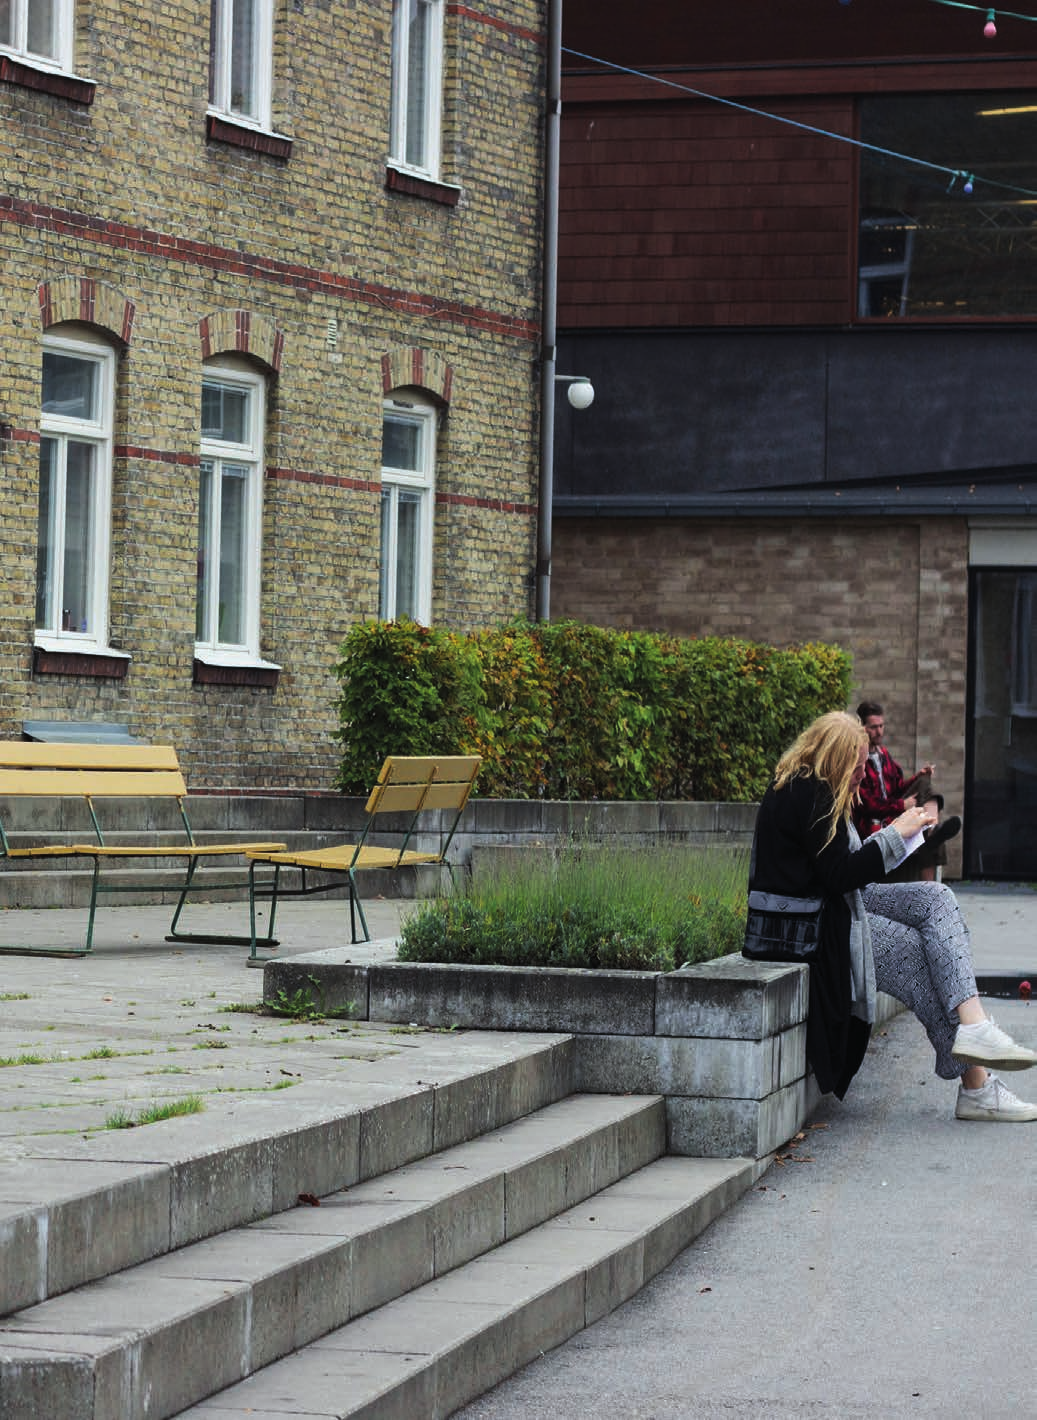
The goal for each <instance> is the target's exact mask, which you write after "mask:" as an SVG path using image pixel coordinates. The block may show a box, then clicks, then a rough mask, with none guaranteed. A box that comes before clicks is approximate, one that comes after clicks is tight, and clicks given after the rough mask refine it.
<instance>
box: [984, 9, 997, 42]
mask: <svg viewBox="0 0 1037 1420" xmlns="http://www.w3.org/2000/svg"><path fill="white" fill-rule="evenodd" d="M983 34H984V37H985V38H986V39H997V15H996V14H995V13H994V11H993V10H988V11H987V22H986V24H985V25H984V26H983Z"/></svg>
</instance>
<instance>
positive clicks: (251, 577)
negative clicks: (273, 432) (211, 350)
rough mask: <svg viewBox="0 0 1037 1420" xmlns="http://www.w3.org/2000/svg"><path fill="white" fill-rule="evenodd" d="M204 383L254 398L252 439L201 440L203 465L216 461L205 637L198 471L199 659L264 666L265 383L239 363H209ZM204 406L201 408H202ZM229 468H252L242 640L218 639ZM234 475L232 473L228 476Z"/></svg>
mask: <svg viewBox="0 0 1037 1420" xmlns="http://www.w3.org/2000/svg"><path fill="white" fill-rule="evenodd" d="M202 382H203V384H218V385H223V386H228V387H232V388H236V389H239V390H244V391H245V392H246V393H247V394H248V395H249V409H248V428H247V437H246V440H245V441H244V442H243V443H234V442H230V441H226V440H222V439H213V438H209V437H206V436H205V435H204V434H203V435H202V438H201V445H200V452H201V463H206V462H211V463H212V465H213V469H212V477H211V478H210V480H209V484H210V486H209V507H208V510H207V511H208V527H207V533H208V546H207V547H206V548H205V549H204V554H205V559H206V561H205V564H204V565H205V566H206V567H207V568H208V569H209V571H210V575H209V578H208V580H207V582H206V591H207V593H208V598H209V604H208V605H207V606H205V607H204V608H202V611H201V622H202V628H201V632H202V634H201V635H198V620H199V608H198V599H199V598H200V597H201V596H202V566H203V562H202V555H203V549H202V547H201V545H200V542H201V525H200V524H201V516H202V508H201V498H202V482H203V480H202V475H201V469H199V478H198V488H199V527H198V531H197V535H196V536H197V540H198V543H199V546H198V578H197V581H196V583H195V632H196V639H195V656H196V658H197V659H198V660H200V661H205V662H207V663H209V664H212V665H241V664H247V665H250V666H254V665H265V664H267V663H266V662H264V661H261V660H260V657H259V613H260V583H261V572H262V553H263V548H262V534H263V431H264V426H265V422H266V381H265V379H264V378H263V377H262V376H261V375H259V374H257V373H256V372H255V371H254V370H251V369H249V368H247V367H246V366H245V365H244V362H242V364H240V365H239V364H237V363H236V362H230V361H228V362H223V363H219V364H217V363H213V364H206V365H205V367H204V370H203V374H202ZM199 408H200V406H199ZM224 465H232V466H240V465H245V466H246V468H247V474H246V480H245V512H244V516H243V519H242V523H243V542H244V548H243V553H242V567H241V575H242V582H241V589H240V590H241V601H242V619H243V623H244V625H243V632H244V635H243V639H242V640H241V641H221V640H220V636H219V600H218V598H219V578H220V572H221V567H220V557H219V550H220V538H221V526H220V513H221V497H220V494H221V491H222V485H223V478H224V474H223V468H224ZM228 476H230V475H228Z"/></svg>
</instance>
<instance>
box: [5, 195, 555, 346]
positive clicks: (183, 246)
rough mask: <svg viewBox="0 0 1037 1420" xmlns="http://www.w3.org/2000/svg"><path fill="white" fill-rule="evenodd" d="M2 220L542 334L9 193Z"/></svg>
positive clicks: (523, 336) (481, 325) (438, 302)
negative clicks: (27, 199)
mask: <svg viewBox="0 0 1037 1420" xmlns="http://www.w3.org/2000/svg"><path fill="white" fill-rule="evenodd" d="M0 216H2V217H4V218H6V219H7V220H9V221H12V222H15V223H17V224H18V225H19V226H22V227H33V228H36V229H37V230H39V231H49V232H56V233H58V234H59V235H61V236H67V237H72V238H76V239H79V240H83V241H91V242H96V243H98V244H99V245H100V246H108V247H116V248H119V249H122V250H125V251H131V252H133V253H135V254H136V255H143V256H155V257H161V258H163V259H165V260H167V261H179V262H182V263H183V264H184V265H185V266H198V267H203V268H205V269H208V270H211V271H228V272H233V273H234V274H235V275H238V276H245V277H249V278H250V279H252V280H256V281H269V282H270V283H271V284H272V285H277V286H287V287H290V288H292V289H294V290H298V291H309V292H311V293H316V294H319V295H322V296H332V297H335V298H336V299H339V300H341V299H346V300H352V301H356V302H357V303H358V304H376V305H381V306H385V307H387V308H388V309H389V310H392V311H396V312H399V313H400V314H403V315H411V316H415V317H419V318H427V317H432V318H438V319H441V320H443V321H445V322H446V323H448V324H452V325H460V326H464V327H467V328H469V329H472V330H482V331H486V332H488V333H490V334H493V335H501V336H506V337H511V338H513V339H516V340H525V341H535V340H536V339H537V338H538V337H539V333H540V322H539V320H527V319H525V318H524V317H521V316H513V315H508V314H506V313H505V312H503V311H494V310H490V309H488V308H487V307H485V306H472V305H468V304H467V303H465V302H463V301H450V300H443V299H441V298H440V297H437V296H430V295H425V294H423V293H421V292H420V291H405V290H402V289H400V288H398V287H394V286H383V285H380V284H378V283H376V282H373V281H360V280H358V279H357V278H356V277H352V276H339V275H337V274H336V273H335V272H333V271H321V270H319V269H317V268H316V267H312V266H302V265H299V264H298V263H296V262H290V261H279V260H276V259H275V258H273V257H266V256H259V255H257V254H253V253H250V252H240V251H235V250H233V249H231V248H230V247H220V246H215V245H213V244H212V243H211V242H199V241H191V240H190V239H188V238H186V237H173V236H169V235H167V234H165V233H162V232H156V231H153V230H152V229H151V228H149V227H133V226H130V225H129V224H128V223H126V222H109V221H106V220H105V219H104V218H103V217H88V216H86V214H85V213H82V212H73V211H71V210H69V209H66V208H62V207H51V206H48V205H47V204H46V203H41V202H26V201H24V200H23V199H21V198H16V197H11V196H10V195H9V194H7V193H0Z"/></svg>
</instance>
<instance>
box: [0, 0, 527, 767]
mask: <svg viewBox="0 0 1037 1420" xmlns="http://www.w3.org/2000/svg"><path fill="white" fill-rule="evenodd" d="M274 9H275V21H274V36H275V44H274V76H273V107H274V112H273V127H274V128H275V130H276V131H277V133H278V134H279V135H281V137H283V138H284V139H285V140H286V141H287V154H285V153H284V152H282V153H280V154H274V153H271V152H264V151H261V150H257V149H255V148H251V147H247V146H241V145H240V144H239V143H237V142H223V141H217V140H214V139H212V138H207V136H206V108H207V90H208V59H207V56H208V48H209V7H208V5H200V4H198V3H196V0H171V3H169V4H166V5H164V6H162V7H161V9H160V10H155V9H154V8H153V7H142V6H140V5H138V4H135V3H130V0H99V3H96V4H92V5H89V6H85V5H77V6H76V7H75V11H76V19H77V31H76V40H75V58H74V63H75V70H76V73H77V75H80V76H81V77H82V78H83V79H85V80H88V81H90V84H91V85H92V86H93V87H92V89H91V90H90V92H89V93H88V94H87V96H86V99H84V98H83V96H82V94H80V97H79V99H78V100H77V99H70V98H69V97H68V96H66V95H62V94H59V93H57V92H46V91H44V90H41V89H37V88H30V87H26V86H25V85H24V84H22V83H19V82H17V81H16V80H13V79H12V80H10V81H8V82H0V162H2V167H3V171H4V175H5V189H4V192H3V194H2V195H0V295H2V299H0V348H2V350H3V362H2V366H0V478H2V481H3V486H4V490H5V497H4V499H3V504H2V506H0V735H3V736H6V737H12V736H18V735H19V734H20V733H21V724H22V722H23V721H24V720H26V719H33V718H42V719H48V718H54V719H83V720H90V719H94V720H100V719H104V720H114V721H119V722H124V723H127V724H128V725H129V726H130V729H131V732H132V733H134V734H136V735H138V736H140V737H141V738H143V739H146V740H149V741H152V742H156V743H157V742H171V743H173V744H175V745H176V746H177V747H178V749H179V751H180V754H181V758H182V761H183V762H184V764H185V767H186V768H187V770H188V774H189V778H190V779H191V781H192V782H193V783H194V784H195V785H196V786H198V787H202V786H205V785H208V786H238V785H248V786H249V787H256V786H277V787H280V786H284V785H289V784H291V785H295V786H299V787H303V788H319V787H327V785H328V784H329V783H330V780H331V777H332V774H333V772H334V769H335V766H336V762H337V755H336V749H335V745H334V741H333V739H332V735H333V732H334V730H335V728H336V721H335V716H334V711H333V708H332V702H333V699H334V695H335V692H336V688H337V686H336V682H335V679H334V677H333V674H332V670H331V667H332V663H333V661H334V660H335V657H336V651H337V647H338V645H339V644H340V642H341V640H342V637H343V636H344V635H345V633H346V631H347V630H348V628H349V626H350V625H351V624H353V623H354V622H355V621H356V620H358V619H361V618H365V617H372V616H375V615H377V612H378V549H379V528H380V522H379V519H380V512H379V502H380V463H381V427H382V401H383V399H384V397H385V395H386V394H387V393H388V392H389V391H390V390H391V389H394V388H401V389H404V390H406V389H413V388H418V389H419V390H420V391H421V392H422V393H424V394H425V395H426V396H428V397H429V398H431V399H432V400H433V401H434V402H436V403H437V404H438V406H439V408H440V412H441V413H440V430H439V435H438V447H437V464H436V497H435V531H434V553H433V599H432V614H433V619H434V620H435V621H437V622H440V623H443V624H447V625H452V626H456V627H458V628H463V629H469V628H472V627H475V626H479V625H484V624H487V623H489V622H495V621H500V620H505V619H507V618H510V617H515V616H519V615H527V614H529V613H530V611H531V590H530V589H531V580H532V569H533V561H534V556H535V512H536V476H537V446H538V430H537V415H536V410H537V377H536V370H535V355H536V350H537V341H538V334H539V318H540V313H539V301H540V240H539V210H540V201H541V188H542V152H541V127H542V123H541V114H540V98H539V96H540V95H541V93H542V90H543V47H542V42H541V41H542V30H543V24H544V6H543V5H542V4H541V3H539V0H517V2H516V3H509V4H507V5H504V4H502V3H494V0H490V3H489V4H486V5H481V6H478V7H474V8H473V7H468V8H464V9H458V8H456V7H453V8H451V7H447V11H448V13H447V17H446V23H445V72H444V107H443V155H442V167H441V177H442V183H441V184H439V185H438V186H437V185H436V184H426V185H425V186H424V187H422V186H421V185H420V184H419V185H417V187H415V186H414V185H413V184H412V185H411V187H410V188H409V189H407V190H403V189H401V188H394V187H392V186H391V183H390V181H389V176H388V170H387V166H386V153H387V146H388V126H389V104H390V37H389V20H390V15H391V5H390V4H389V3H388V0H386V3H380V2H379V3H375V0H360V3H358V4H356V5H351V6H345V5H323V4H322V5H287V6H285V5H281V6H276V7H274ZM87 87H88V88H89V85H88V86H87ZM87 100H89V101H87ZM446 198H450V200H449V201H447V200H445V199H446ZM454 199H456V200H454ZM59 329H61V330H65V331H67V330H77V329H78V330H83V329H86V330H88V331H89V332H90V333H91V335H92V336H94V337H100V338H101V339H103V340H105V341H107V342H108V343H110V345H111V347H112V348H113V349H114V350H115V351H116V352H117V360H118V370H117V381H116V384H117V388H116V402H115V430H114V460H113V493H112V546H111V567H110V638H109V640H110V645H111V647H112V648H114V649H116V650H118V651H121V652H123V653H125V654H126V655H128V656H129V657H130V658H131V659H130V660H129V662H128V663H125V662H124V663H123V666H122V667H121V669H125V668H126V665H128V670H126V674H125V676H124V677H120V676H118V675H117V674H113V668H112V665H111V664H102V662H101V660H100V659H99V658H93V659H92V660H91V659H88V658H82V657H81V658H78V659H77V662H76V663H75V664H69V663H63V664H62V665H61V667H60V668H55V667H54V666H53V665H52V666H51V667H50V669H49V670H48V671H47V672H46V673H45V672H44V671H43V670H41V668H40V666H39V664H36V665H35V668H34V657H33V639H34V638H33V629H34V602H35V580H36V540H37V501H38V466H39V420H40V411H39V397H40V362H41V340H42V337H43V335H44V333H45V332H51V333H53V332H55V331H56V330H59ZM332 331H334V332H335V334H334V338H333V337H332V333H331V332H332ZM227 356H230V357H234V358H238V359H243V360H245V361H246V362H247V363H249V364H250V365H251V367H252V368H253V369H255V370H258V371H260V372H261V373H262V374H263V375H264V377H265V382H266V389H267V424H266V430H265V448H264V455H265V459H264V461H265V480H264V482H265V487H264V491H263V551H262V567H261V582H262V588H261V629H260V648H259V649H260V654H261V656H262V657H263V658H265V659H266V660H268V661H270V662H273V663H275V664H277V665H279V666H280V667H281V670H280V673H279V674H278V675H277V676H276V677H275V678H274V680H275V683H274V684H255V683H237V684H219V685H213V684H198V683H195V679H194V667H193V641H194V603H195V580H196V558H197V548H196V539H197V520H198V460H199V440H200V384H201V378H202V371H203V365H204V361H205V360H206V359H209V358H214V357H221V358H222V357H227ZM119 668H120V667H118V665H116V670H118V669H119ZM247 679H248V678H247V677H246V678H245V680H246V682H247Z"/></svg>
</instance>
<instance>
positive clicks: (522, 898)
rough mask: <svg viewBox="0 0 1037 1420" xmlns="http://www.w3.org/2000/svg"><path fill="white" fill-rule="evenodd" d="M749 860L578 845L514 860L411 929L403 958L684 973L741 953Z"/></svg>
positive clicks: (714, 851) (724, 853) (681, 850)
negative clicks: (690, 966)
mask: <svg viewBox="0 0 1037 1420" xmlns="http://www.w3.org/2000/svg"><path fill="white" fill-rule="evenodd" d="M748 875H749V855H748V852H747V851H745V850H743V849H733V848H727V847H716V846H709V847H702V848H697V847H688V846H687V845H681V844H670V845H667V846H665V847H661V848H660V847H652V848H629V849H626V848H625V849H622V850H615V849H613V848H611V847H608V846H599V845H595V844H579V843H575V844H572V845H570V846H569V847H568V848H567V849H564V850H562V851H561V852H558V853H554V852H552V851H551V850H550V849H547V848H545V849H544V851H543V852H542V853H535V852H523V853H517V854H515V855H514V856H510V857H507V858H505V859H504V860H503V862H502V863H501V864H500V865H499V866H498V867H497V868H496V869H495V870H493V871H491V872H488V873H486V874H485V875H483V874H482V873H480V875H479V877H478V878H477V879H476V880H475V881H474V882H473V883H472V884H471V885H470V887H469V890H468V892H467V893H466V894H465V895H463V896H454V897H441V898H437V899H435V900H434V901H431V902H429V903H426V904H425V906H424V907H422V908H419V909H418V911H417V912H416V913H415V914H414V915H413V916H411V917H409V918H408V919H407V921H406V922H405V923H404V924H403V926H402V929H401V935H400V944H399V949H398V953H397V954H398V957H399V960H400V961H414V962H457V963H471V964H479V965H494V966H558V967H585V968H592V969H598V970H605V969H609V970H623V971H673V970H674V969H675V968H676V967H678V966H680V965H682V964H683V963H685V962H700V961H708V960H710V959H712V958H713V957H719V956H725V955H727V954H728V953H729V952H736V951H740V950H741V946H742V940H743V937H744V932H745V902H746V884H747V881H748Z"/></svg>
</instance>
